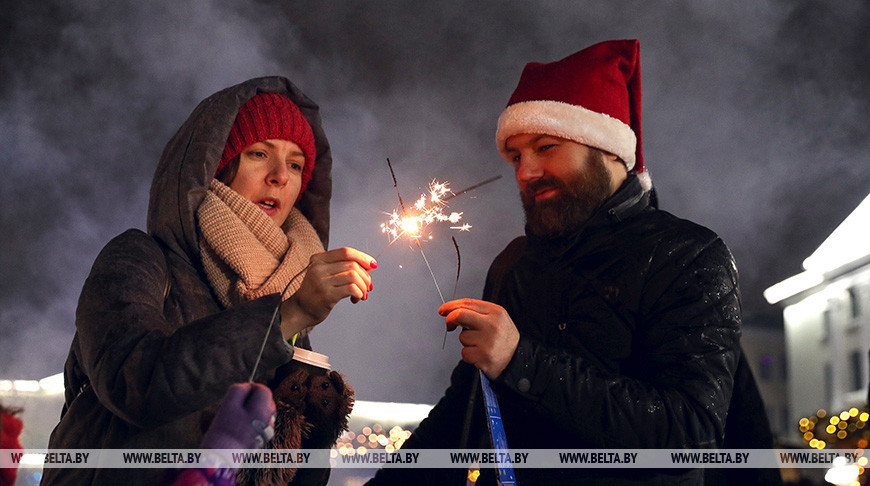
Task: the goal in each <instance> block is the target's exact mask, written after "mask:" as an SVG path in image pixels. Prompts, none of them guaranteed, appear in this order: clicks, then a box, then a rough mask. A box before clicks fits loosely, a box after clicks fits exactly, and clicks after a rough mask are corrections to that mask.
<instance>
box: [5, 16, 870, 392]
mask: <svg viewBox="0 0 870 486" xmlns="http://www.w3.org/2000/svg"><path fill="white" fill-rule="evenodd" d="M71 3H72V2H60V1H55V0H44V1H41V2H18V1H2V2H0V12H2V13H0V15H2V17H0V19H2V20H0V148H2V150H0V208H2V209H0V238H2V246H0V249H2V251H0V272H2V278H0V357H2V358H0V377H3V378H32V379H37V378H42V377H45V376H47V375H51V374H54V373H57V372H60V371H61V370H62V365H63V361H64V359H65V357H66V353H67V350H68V346H69V342H70V340H71V338H72V335H73V331H74V317H73V314H74V309H75V304H76V299H77V298H78V293H79V291H80V289H81V286H82V283H83V281H84V278H85V276H86V274H87V272H88V270H89V267H90V265H91V263H92V262H93V259H94V257H95V256H96V254H97V252H98V251H99V250H100V248H101V247H102V246H103V245H104V244H105V243H106V242H107V241H108V240H109V239H110V238H112V237H113V236H114V235H116V234H117V233H119V232H121V231H123V230H124V229H126V228H128V227H139V228H144V225H145V212H146V207H147V201H148V189H149V185H150V181H151V176H152V174H153V170H154V167H155V164H156V161H157V159H158V157H159V154H160V152H161V150H162V149H163V146H164V144H165V143H166V142H167V141H168V140H169V138H170V136H171V135H172V134H173V133H174V132H175V130H176V129H177V128H178V126H179V125H180V124H181V123H182V121H184V119H185V118H186V117H187V115H188V114H189V113H190V111H191V110H192V109H193V108H194V106H195V105H196V104H197V103H198V102H199V101H200V100H201V99H203V98H204V97H206V96H208V95H210V94H211V93H213V92H215V91H217V90H219V89H221V88H224V87H226V86H229V85H231V84H235V83H238V82H240V81H243V80H245V79H248V78H251V77H255V76H260V75H268V74H279V75H284V76H287V77H289V78H290V79H292V80H293V81H294V82H295V83H296V84H297V85H298V86H299V87H300V88H301V89H302V90H303V91H305V92H306V93H307V94H308V95H309V96H310V97H312V98H313V99H314V100H315V101H317V102H318V103H319V104H320V105H321V107H322V110H323V117H324V123H325V127H326V131H327V134H328V135H329V137H330V140H331V143H332V148H333V154H334V160H335V172H334V178H335V188H334V189H335V196H334V198H333V213H332V221H333V230H332V235H331V240H330V241H331V246H332V247H336V246H354V247H356V248H359V249H361V250H363V251H367V252H369V253H371V254H373V255H376V254H378V253H379V252H380V251H381V250H382V249H383V247H384V246H385V245H386V243H387V240H386V237H385V236H384V235H382V234H381V233H380V232H379V228H378V226H379V224H380V223H381V222H382V221H384V220H385V216H384V214H383V212H385V211H391V210H392V209H393V208H395V207H396V206H397V202H396V197H395V191H394V189H393V187H392V179H391V177H390V174H389V171H388V169H387V165H386V163H385V159H386V158H387V157H389V158H390V159H391V160H392V161H393V165H394V167H395V169H396V173H397V177H398V179H399V184H400V189H402V191H403V194H404V196H405V199H406V200H411V199H414V198H416V197H417V196H419V194H420V193H421V191H422V190H423V189H424V188H425V186H426V185H427V183H428V182H429V181H430V180H431V179H433V178H437V179H439V180H442V181H443V180H447V181H449V182H450V183H451V185H452V187H453V188H454V189H457V190H458V189H461V188H463V187H466V186H469V185H471V184H474V183H476V182H478V181H480V180H483V179H486V178H488V177H491V176H493V175H498V174H501V175H503V176H504V177H503V178H502V179H501V180H500V181H498V182H496V183H494V184H490V185H488V186H486V187H483V188H481V189H479V190H477V191H475V192H473V193H471V194H468V195H467V196H463V197H461V198H457V199H456V200H454V202H453V205H452V207H453V209H454V210H457V211H463V212H464V221H465V222H468V223H470V224H472V225H473V226H474V228H473V229H472V230H471V232H469V233H461V234H457V235H456V236H457V241H458V242H459V246H460V248H461V255H462V278H461V280H460V283H459V287H458V292H457V295H459V296H471V297H478V296H479V295H480V292H481V290H482V283H483V276H484V274H485V271H486V268H487V267H488V265H489V263H490V261H491V260H492V258H493V257H494V256H495V255H496V253H497V252H498V251H499V250H500V249H501V248H502V247H504V245H505V244H507V243H508V242H509V241H510V240H511V239H512V238H513V237H514V236H516V235H519V234H520V233H521V232H522V212H521V210H520V206H519V198H518V197H517V195H516V189H515V186H514V183H513V180H512V172H511V170H510V168H509V167H508V166H507V164H505V163H504V162H503V161H502V160H501V159H500V158H499V157H498V155H497V154H496V151H495V147H494V133H495V122H496V119H497V117H498V115H499V113H500V112H501V110H502V108H503V107H504V105H505V103H506V101H507V99H508V97H509V96H510V93H511V92H512V90H513V88H514V87H515V85H516V82H517V80H518V79H519V74H520V72H521V70H522V67H523V65H524V64H525V63H526V62H528V61H553V60H556V59H560V58H562V57H564V56H566V55H569V54H571V53H573V52H575V51H577V50H579V49H581V48H583V47H586V46H588V45H590V44H592V43H595V42H598V41H600V40H605V39H612V38H638V39H640V41H641V60H642V66H643V67H642V72H643V94H644V98H643V109H644V118H643V123H644V126H643V133H644V149H645V160H646V164H647V167H648V168H649V170H650V173H651V175H652V179H653V182H654V183H655V185H656V186H657V188H658V191H659V196H660V200H661V206H662V207H663V208H664V209H667V210H669V211H671V212H673V213H675V214H677V215H679V216H682V217H686V218H689V219H692V220H695V221H697V222H699V223H701V224H703V225H705V226H708V227H710V228H711V229H713V230H715V231H716V232H718V233H719V234H720V235H721V236H722V237H723V238H724V240H725V241H726V243H728V245H729V246H730V247H731V249H732V251H733V252H734V254H735V257H736V259H737V263H738V267H739V269H740V272H741V285H742V290H743V295H744V304H745V311H746V315H747V319H748V320H750V321H753V320H758V319H762V318H766V317H769V316H771V315H772V316H778V314H779V313H780V310H779V309H777V308H775V307H773V306H769V305H767V304H766V303H765V302H764V300H763V298H762V296H761V293H762V291H763V290H764V289H765V288H767V287H768V286H770V285H772V284H774V283H776V282H779V281H780V280H782V279H784V278H786V277H789V276H791V275H793V274H796V273H798V272H800V270H801V262H802V260H803V259H804V258H806V257H807V256H809V254H810V253H812V251H813V250H815V249H816V248H817V247H818V246H819V244H821V243H822V241H823V240H824V239H825V237H826V236H827V235H828V234H830V232H831V231H832V230H833V229H834V228H835V227H836V225H837V224H839V222H840V221H842V220H843V219H844V218H845V217H846V216H847V215H848V214H849V213H850V212H851V211H852V210H853V209H854V208H855V207H856V206H857V205H858V203H859V202H860V201H861V200H863V198H864V197H866V196H867V194H868V192H870V170H868V163H867V150H868V148H870V139H868V135H870V128H868V127H870V124H868V119H867V113H868V108H870V91H868V89H867V87H868V83H867V80H868V78H870V43H868V38H867V34H866V32H867V25H870V4H868V2H866V1H859V0H843V1H838V2H836V3H835V4H832V3H830V2H824V1H815V0H795V1H784V0H783V1H780V0H754V1H751V2H750V1H741V2H716V1H712V0H705V1H667V2H642V1H627V0H620V1H610V2H573V1H547V2H526V1H498V2H490V1H481V2H477V1H468V2H452V3H447V2H443V3H436V2H411V1H409V2H367V1H358V2H321V1H309V2H288V1H277V0H275V1H265V0H264V1H239V2H230V1H208V0H181V1H178V0H173V1H168V0H158V1H152V2H134V1H128V0H124V1H92V2H76V4H71ZM450 234H452V233H451V232H450V230H448V229H445V228H436V229H435V231H434V234H433V239H432V240H431V241H427V242H426V243H425V246H424V248H425V250H426V256H427V257H428V258H429V261H430V262H431V263H432V266H433V270H434V271H435V274H436V277H437V279H438V281H439V284H440V286H441V288H442V290H443V292H444V294H445V298H448V299H449V298H450V297H451V296H452V293H453V282H454V278H455V273H456V256H455V252H454V249H453V245H452V244H451V243H450V239H449V236H450ZM379 262H380V264H381V265H380V268H379V269H378V270H377V271H376V272H375V274H374V278H375V290H374V291H373V292H372V294H371V297H370V299H369V300H368V301H366V302H363V303H361V304H358V305H351V304H350V303H347V302H342V303H340V304H339V305H338V306H337V308H336V309H335V311H334V312H333V315H332V316H331V317H330V319H328V320H327V321H326V322H325V323H324V324H322V325H321V326H320V327H319V328H318V329H317V330H316V331H315V332H314V334H313V341H314V344H315V347H316V348H317V349H318V350H319V351H321V352H324V353H326V354H328V355H329V356H330V360H331V362H332V363H333V365H334V367H335V368H337V369H340V370H342V371H343V372H344V373H345V374H346V375H347V377H348V379H349V381H350V382H351V383H352V384H353V385H354V386H355V387H356V390H357V396H358V398H360V399H365V400H390V401H410V402H429V403H433V402H434V401H436V400H437V398H438V397H439V396H440V394H441V392H442V390H443V388H444V386H445V385H446V383H447V377H448V374H449V370H450V368H452V366H453V365H454V364H455V362H456V361H457V360H458V359H459V345H458V343H457V342H456V337H455V335H451V336H449V337H448V340H447V341H448V343H447V347H446V349H444V350H442V349H441V344H442V337H443V320H442V319H440V318H439V317H438V316H437V315H436V312H435V309H436V308H437V306H438V305H439V304H440V299H439V297H438V293H437V292H436V290H435V286H434V284H433V282H432V278H431V277H430V275H429V272H428V270H427V269H426V267H425V265H424V263H423V260H422V258H421V257H420V254H419V251H417V250H416V249H415V248H414V247H412V246H410V245H409V244H408V243H407V241H402V242H399V243H397V244H396V245H394V246H393V247H391V248H389V249H388V250H387V251H385V252H384V253H383V254H382V255H381V256H380V258H379ZM775 320H776V319H774V321H775ZM203 345H208V343H203Z"/></svg>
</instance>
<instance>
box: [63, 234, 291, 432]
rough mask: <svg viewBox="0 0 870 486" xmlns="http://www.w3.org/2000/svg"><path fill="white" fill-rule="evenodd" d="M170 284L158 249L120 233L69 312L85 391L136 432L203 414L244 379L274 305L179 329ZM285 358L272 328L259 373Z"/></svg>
mask: <svg viewBox="0 0 870 486" xmlns="http://www.w3.org/2000/svg"><path fill="white" fill-rule="evenodd" d="M168 281H169V280H168V269H167V264H166V259H165V257H164V255H163V253H162V251H161V250H160V248H159V246H158V245H157V244H156V243H155V242H154V240H153V239H151V238H150V237H149V236H148V235H146V234H144V233H142V232H140V231H136V230H131V231H127V232H125V233H123V234H122V235H120V236H118V237H116V238H115V239H113V240H112V241H111V242H109V243H108V244H107V245H106V247H105V248H104V249H103V250H102V251H101V252H100V254H99V255H98V256H97V259H96V261H95V262H94V265H93V268H92V269H91V273H90V275H89V276H88V278H87V280H86V281H85V284H84V287H83V289H82V294H81V297H80V298H79V304H78V308H77V310H76V331H77V333H78V337H77V341H78V350H77V354H78V358H79V361H80V364H81V367H82V369H83V371H84V373H85V374H86V375H87V377H88V380H89V381H90V386H92V387H93V390H94V392H95V393H96V395H97V397H98V398H99V400H100V402H101V403H102V404H103V405H105V406H106V407H107V408H108V409H109V410H111V411H112V412H113V413H114V414H116V415H118V416H119V417H121V418H123V419H124V420H126V421H128V422H130V423H132V424H134V425H137V426H139V427H149V426H155V425H159V424H162V423H166V422H170V421H172V420H175V419H177V418H179V417H181V416H183V415H186V414H188V413H191V412H194V411H197V410H200V409H202V408H205V407H207V406H209V405H211V404H213V403H215V402H217V401H218V400H220V398H221V397H222V396H223V395H224V394H225V393H226V390H227V387H228V386H229V385H230V384H232V383H236V382H244V381H247V380H248V378H249V377H250V374H251V371H252V370H253V367H254V363H255V361H256V359H257V355H258V353H259V351H260V347H261V345H262V343H263V339H264V337H265V335H266V330H267V329H268V326H269V324H270V322H271V319H272V315H273V312H274V310H275V308H276V306H277V305H278V304H279V303H280V296H279V295H278V294H274V295H270V296H265V297H262V298H260V299H257V300H254V301H251V302H247V303H244V304H241V305H238V306H234V307H232V308H230V309H227V310H224V311H220V312H217V313H215V314H212V315H209V316H206V317H203V318H200V319H197V320H194V321H192V322H187V323H184V324H182V325H180V326H179V325H178V324H177V323H172V322H170V321H169V320H167V319H166V318H165V317H164V312H163V306H164V300H165V296H164V293H165V291H166V284H167V282H168ZM291 357H292V348H290V347H289V346H288V345H287V343H286V342H285V341H284V339H283V338H282V336H281V333H280V331H279V330H278V327H275V328H273V329H272V331H271V332H270V334H269V338H268V341H267V343H266V346H265V349H264V352H263V362H262V363H261V365H260V369H261V373H260V374H261V375H263V374H264V373H263V371H265V370H267V369H269V368H275V367H276V366H278V365H280V364H282V363H284V362H286V361H288V360H289V359H290V358H291Z"/></svg>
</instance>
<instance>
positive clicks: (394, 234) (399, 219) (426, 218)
mask: <svg viewBox="0 0 870 486" xmlns="http://www.w3.org/2000/svg"><path fill="white" fill-rule="evenodd" d="M387 166H388V167H389V168H390V175H392V176H393V187H395V188H396V195H397V196H398V198H399V207H400V208H401V210H402V213H401V215H400V214H399V211H398V210H393V212H392V213H387V214H388V215H389V216H390V219H389V221H387V222H385V223H381V232H382V233H385V234H387V235H389V236H390V237H391V238H392V239H391V240H390V242H389V243H388V244H387V246H386V247H384V249H383V250H381V252H380V253H378V256H380V255H381V254H382V253H383V252H384V251H386V250H387V248H389V247H390V246H391V245H392V244H393V243H395V242H396V240H398V239H399V238H401V237H402V236H404V235H408V236H409V237H410V238H411V239H412V240H413V241H414V243H416V244H417V248H419V249H420V256H422V257H423V261H424V262H425V263H426V268H427V269H429V275H431V276H432V282H434V283H435V290H437V291H438V297H440V298H441V303H442V304H443V303H445V302H446V301H445V300H444V294H442V293H441V287H440V286H439V285H438V279H436V278H435V272H433V271H432V266H431V265H429V259H428V258H426V252H424V251H423V245H421V244H420V238H421V237H422V236H423V232H424V229H425V228H426V227H428V226H429V225H430V224H433V223H439V222H445V221H448V222H450V223H452V224H454V225H456V224H457V223H459V221H460V220H461V219H462V213H458V212H455V211H454V212H451V213H449V214H447V213H446V212H445V208H446V207H447V201H449V200H450V199H453V198H454V197H456V196H459V195H461V194H465V193H467V192H469V191H472V190H474V189H477V188H478V187H481V186H483V185H486V184H489V183H490V182H493V181H496V180H498V179H500V178H501V176H495V177H491V178H489V179H487V180H485V181H482V182H479V183H477V184H475V185H473V186H471V187H467V188H465V189H463V190H461V191H459V192H453V191H451V190H450V187H449V184H448V183H447V182H438V181H437V180H434V179H433V180H432V182H430V183H429V195H428V196H427V195H426V194H422V195H420V198H419V199H417V202H415V203H414V205H413V206H412V211H411V212H409V211H408V210H407V209H406V208H405V202H404V201H403V200H402V193H401V191H399V183H398V181H397V180H396V173H395V171H393V164H391V163H390V159H387ZM471 227H472V226H471V225H470V224H468V223H463V224H462V225H460V226H450V229H453V230H457V231H470V230H471ZM450 239H451V240H453V246H454V248H456V281H455V282H454V284H453V298H454V299H455V298H456V289H457V287H458V285H459V273H460V270H461V266H462V257H461V256H460V253H459V244H458V243H456V238H455V237H453V236H451V237H450ZM446 343H447V330H446V329H445V331H444V341H443V343H442V344H441V349H444V346H445V344H446Z"/></svg>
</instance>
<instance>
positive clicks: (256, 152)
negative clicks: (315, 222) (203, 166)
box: [229, 139, 305, 226]
mask: <svg viewBox="0 0 870 486" xmlns="http://www.w3.org/2000/svg"><path fill="white" fill-rule="evenodd" d="M303 167H305V155H304V154H303V153H302V149H300V148H299V146H298V145H296V144H295V143H293V142H291V141H289V140H279V139H269V140H264V141H262V142H257V143H253V144H251V145H248V146H247V147H245V149H244V150H242V152H241V153H240V154H239V168H238V171H237V172H236V175H235V177H234V178H233V180H232V182H230V184H229V186H230V188H231V189H233V190H234V191H236V192H237V193H239V194H241V195H242V196H244V197H245V199H247V200H249V201H251V202H252V203H254V204H256V205H257V206H258V207H259V208H260V209H262V210H263V212H265V213H266V214H267V215H269V217H270V218H272V221H274V222H275V223H276V224H277V225H278V226H281V225H282V224H284V220H286V219H287V216H288V215H289V214H290V209H291V208H293V204H295V203H296V198H297V197H298V196H299V189H300V188H301V187H302V168H303Z"/></svg>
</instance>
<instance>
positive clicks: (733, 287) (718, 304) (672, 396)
mask: <svg viewBox="0 0 870 486" xmlns="http://www.w3.org/2000/svg"><path fill="white" fill-rule="evenodd" d="M690 248H691V250H689V249H681V250H679V251H667V252H665V250H662V252H663V253H662V254H661V255H658V256H657V257H656V258H655V262H656V263H653V264H652V266H651V267H650V268H649V269H648V272H647V278H646V279H645V282H646V283H645V285H644V289H643V291H642V296H641V299H640V304H639V312H638V316H637V324H636V329H635V335H634V337H633V346H634V350H633V353H634V354H635V358H636V362H639V363H640V366H638V368H639V369H636V370H633V371H632V372H631V373H630V374H626V373H625V372H624V370H620V371H619V372H618V373H614V372H608V371H606V370H604V369H602V368H601V367H600V366H598V365H596V364H594V363H593V362H592V360H590V359H587V358H585V357H584V356H583V355H581V354H579V353H576V354H575V353H570V352H567V351H564V350H555V349H549V348H547V347H546V346H544V345H543V344H542V343H540V342H537V341H535V340H533V339H529V338H528V337H526V336H522V335H521V337H520V342H519V345H518V347H517V349H516V352H515V354H514V356H513V358H512V360H511V362H510V363H509V364H508V367H507V368H506V369H505V370H504V371H503V372H502V374H501V375H500V376H499V377H498V379H497V382H498V383H499V384H500V385H503V388H505V387H506V388H507V389H508V390H510V392H513V393H515V394H516V395H519V396H520V397H522V399H525V400H528V401H529V402H531V405H532V406H533V407H534V408H535V409H536V410H538V411H539V413H541V414H542V415H546V416H552V417H554V418H555V419H556V420H557V421H559V423H561V424H564V425H565V427H566V428H567V429H568V430H570V431H571V432H572V433H574V434H576V435H577V436H578V437H579V438H582V439H583V441H584V442H586V443H589V444H593V445H596V446H598V447H610V448H683V447H689V448H695V447H712V446H716V445H717V444H718V443H719V441H721V437H722V434H723V430H724V425H725V417H726V413H727V410H728V403H729V400H730V397H731V392H732V386H733V374H734V370H735V368H736V366H737V359H738V356H739V347H738V342H739V336H740V330H739V326H740V303H739V296H738V291H737V283H736V282H737V276H736V268H735V266H734V262H733V259H732V257H731V254H730V252H729V251H728V249H727V247H725V245H724V243H722V242H721V240H719V239H718V238H715V239H713V240H712V241H708V242H707V243H704V244H701V243H699V244H697V245H694V247H690ZM656 265H659V266H658V267H656ZM650 282H655V283H654V284H650ZM603 332H604V331H603Z"/></svg>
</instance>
